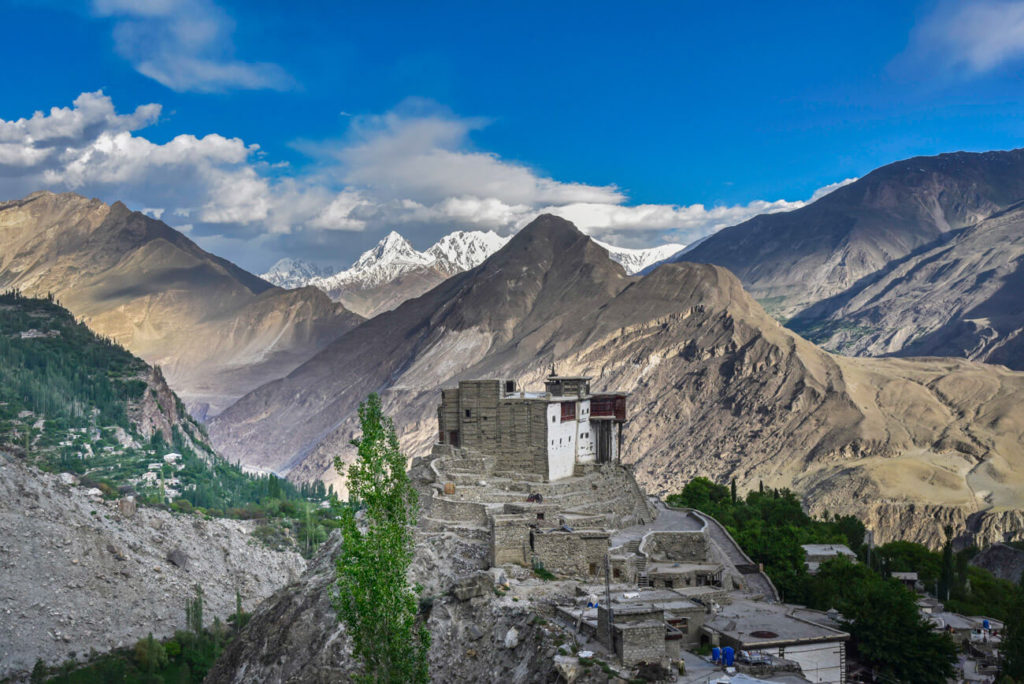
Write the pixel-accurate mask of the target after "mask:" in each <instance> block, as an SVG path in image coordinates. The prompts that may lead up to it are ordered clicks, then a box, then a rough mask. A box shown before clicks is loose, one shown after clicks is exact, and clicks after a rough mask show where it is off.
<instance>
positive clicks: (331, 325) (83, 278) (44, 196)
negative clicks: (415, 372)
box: [0, 192, 360, 416]
mask: <svg viewBox="0 0 1024 684" xmlns="http://www.w3.org/2000/svg"><path fill="white" fill-rule="evenodd" d="M0 244H3V245H4V249H3V251H2V252H0V289H8V288H16V289H19V290H21V291H22V292H24V293H26V294H30V295H37V296H43V295H46V294H47V293H53V294H54V295H55V296H56V297H57V299H58V300H60V301H61V302H62V303H63V304H64V305H65V306H66V307H67V308H69V309H70V310H71V311H72V312H73V313H74V314H75V316H77V317H78V318H80V319H82V320H83V321H85V322H86V323H87V324H88V325H89V327H90V328H92V329H93V330H95V331H96V332H98V333H99V334H101V335H104V336H106V337H110V338H112V339H114V340H116V341H118V342H119V343H121V344H123V345H124V346H125V347H127V348H128V349H129V350H131V351H132V352H134V353H135V354H137V355H138V356H141V357H142V358H143V359H145V360H146V361H148V362H149V363H151V364H154V365H158V366H160V367H161V368H162V369H163V372H164V374H165V375H166V377H167V379H168V382H169V383H170V385H171V387H173V388H174V389H175V390H176V391H177V392H178V393H179V394H180V395H181V396H182V398H183V399H184V400H185V402H186V403H187V405H188V407H189V409H190V410H193V411H194V412H195V413H196V414H198V415H200V416H202V415H205V414H206V413H210V414H214V413H217V412H219V411H220V410H222V409H223V408H224V407H225V406H227V405H228V404H230V403H231V402H232V401H233V400H234V399H235V398H237V397H238V396H240V395H242V394H244V393H245V392H247V391H249V390H250V389H253V388H254V387H256V386H258V385H260V384H262V383H263V382H266V380H267V379H268V378H273V377H280V376H283V375H285V374H287V373H288V372H289V371H290V370H292V369H293V368H295V367H296V366H298V365H299V364H300V363H302V362H303V361H305V360H306V359H307V358H309V357H310V356H312V355H313V354H314V353H316V352H317V351H319V350H320V349H322V348H323V347H324V345H326V344H327V343H328V342H330V341H331V340H333V339H335V338H336V337H337V336H338V335H340V334H341V333H342V332H344V331H345V330H347V329H349V328H351V327H352V326H354V325H355V324H357V323H358V322H359V320H360V318H359V317H358V316H356V315H354V314H352V313H350V312H349V311H347V310H345V309H344V307H342V306H341V305H339V304H335V303H333V302H331V301H330V299H329V298H328V297H326V296H325V295H324V294H323V293H322V292H320V291H319V290H316V289H314V288H303V289H299V290H282V289H279V288H276V287H274V286H272V285H271V284H270V283H267V282H266V281H263V280H261V279H260V278H257V277H256V276H254V275H252V274H250V273H248V272H246V271H244V270H242V269H240V268H238V267H237V266H235V265H234V264H231V263H230V262H228V261H225V260H223V259H221V258H219V257H216V256H214V255H212V254H209V253H207V252H204V251H203V250H202V249H200V248H199V247H198V246H196V245H195V243H193V242H192V241H191V240H189V239H188V238H186V237H185V236H184V235H182V234H181V233H179V232H177V231H175V230H173V229H172V228H170V227H168V226H167V225H165V224H163V223H161V222H159V221H156V220H154V219H151V218H149V217H147V216H145V215H143V214H140V213H138V212H132V211H130V210H129V209H128V208H127V207H125V206H124V205H123V204H121V203H115V204H113V205H107V204H104V203H103V202H100V201H99V200H95V199H92V200H90V199H87V198H84V197H81V196H79V195H74V194H71V193H67V194H61V195H55V194H53V193H49V192H40V193H35V194H32V195H29V196H28V197H26V198H24V199H22V200H15V201H10V202H3V203H0Z"/></svg>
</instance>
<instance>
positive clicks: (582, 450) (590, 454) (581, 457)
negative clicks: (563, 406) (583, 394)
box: [576, 399, 597, 463]
mask: <svg viewBox="0 0 1024 684" xmlns="http://www.w3.org/2000/svg"><path fill="white" fill-rule="evenodd" d="M577 409H578V410H577V412H576V419H577V426H576V462H577V463H593V462H594V461H596V460H597V450H596V449H595V448H594V433H593V432H592V431H591V430H590V400H589V399H584V400H583V401H581V402H580V403H579V405H578V406H577Z"/></svg>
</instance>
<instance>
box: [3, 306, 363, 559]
mask: <svg viewBox="0 0 1024 684" xmlns="http://www.w3.org/2000/svg"><path fill="white" fill-rule="evenodd" d="M154 377H159V372H158V371H154V370H153V369H152V368H150V366H148V365H147V364H146V363H145V362H144V361H142V360H141V359H138V358H136V357H135V356H133V355H132V354H131V353H130V352H128V351H127V350H125V349H124V348H123V347H121V346H119V345H118V344H116V343H115V342H113V341H111V340H106V339H103V338H101V337H98V336H97V335H95V334H94V333H93V332H92V331H90V330H89V329H88V328H87V327H86V326H85V325H84V324H82V323H79V322H77V321H75V319H74V317H73V316H72V315H71V313H70V312H68V311H67V310H66V309H64V308H62V307H61V306H60V305H59V304H58V303H56V302H55V301H54V300H53V297H48V298H46V299H34V298H30V297H23V296H21V295H19V294H18V293H16V292H7V293H4V294H0V448H4V449H5V450H6V451H9V452H11V453H14V454H17V455H20V456H21V457H23V458H25V459H26V460H28V461H29V462H31V463H33V464H34V465H36V466H38V467H39V468H41V469H43V470H47V471H50V472H68V473H73V474H75V475H76V476H78V478H79V482H80V484H81V485H82V486H85V487H96V488H98V489H99V490H100V491H101V492H103V494H104V495H105V496H106V497H107V498H116V497H119V496H124V495H134V496H136V497H137V500H138V502H139V503H140V504H143V505H149V506H160V507H165V508H170V510H173V511H175V512H178V513H191V514H196V515H209V516H215V517H230V518H239V519H250V520H258V521H262V522H263V523H264V524H263V525H261V526H260V527H259V529H258V530H257V533H256V535H255V536H256V537H257V539H260V540H261V541H264V542H266V543H268V545H270V546H273V547H276V548H297V549H298V550H299V551H301V552H302V553H303V554H305V555H307V556H310V555H312V554H313V553H314V552H315V551H316V549H317V548H318V547H319V546H320V544H322V543H323V542H324V541H325V540H326V539H327V535H328V534H329V532H330V530H331V529H333V528H336V527H338V526H339V525H340V522H339V521H338V518H339V516H340V515H341V511H342V509H343V508H344V507H345V506H344V504H341V503H340V502H338V501H337V499H336V497H334V496H333V492H329V491H327V489H326V488H325V487H324V484H323V483H322V482H317V483H315V484H305V485H302V486H301V487H296V486H295V485H293V484H292V483H290V482H288V481H287V480H283V479H280V478H278V477H276V476H274V475H262V476H253V475H249V474H247V473H245V472H243V471H242V469H241V468H240V467H239V466H237V465H233V464H231V463H228V462H227V461H225V460H224V459H222V458H220V457H218V456H217V455H216V454H215V453H214V451H213V449H212V448H211V447H210V446H209V444H208V441H207V438H206V434H205V430H204V429H203V427H202V426H201V425H199V424H198V423H197V422H195V421H194V420H193V419H192V418H191V417H190V416H189V415H188V413H187V411H186V410H185V407H184V406H183V405H182V403H181V401H180V400H179V399H178V398H177V397H176V396H174V395H173V394H171V395H170V396H169V397H168V393H167V391H166V390H165V389H162V385H161V386H160V388H158V387H155V386H153V385H152V379H153V378H154ZM158 389H160V391H162V392H163V393H164V397H163V400H161V398H160V396H159V392H158ZM146 411H149V412H151V413H154V412H155V413H157V414H162V416H163V418H165V419H166V421H165V425H168V426H169V429H165V430H156V431H154V432H152V433H151V434H143V433H142V431H141V429H140V427H139V425H140V422H141V420H140V418H141V416H142V415H143V414H144V413H145V412H146ZM324 502H328V503H327V504H326V505H321V504H324Z"/></svg>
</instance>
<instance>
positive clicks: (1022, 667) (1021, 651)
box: [1000, 575, 1024, 681]
mask: <svg viewBox="0 0 1024 684" xmlns="http://www.w3.org/2000/svg"><path fill="white" fill-rule="evenodd" d="M1014 593H1015V596H1014V600H1013V606H1012V607H1011V609H1010V612H1009V614H1008V615H1007V619H1006V631H1005V632H1004V633H1003V644H1002V647H1001V648H1000V650H1001V651H1002V654H1003V675H1004V676H1007V677H1012V678H1013V679H1016V680H1017V681H1024V575H1021V578H1020V583H1019V584H1018V585H1017V588H1016V591H1015V592H1014Z"/></svg>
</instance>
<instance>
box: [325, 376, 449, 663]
mask: <svg viewBox="0 0 1024 684" xmlns="http://www.w3.org/2000/svg"><path fill="white" fill-rule="evenodd" d="M359 422H360V425H361V427H362V436H361V437H359V438H357V439H354V440H352V444H353V445H355V446H356V447H357V448H358V450H359V455H358V457H357V458H356V460H355V462H354V463H352V464H351V465H349V466H348V467H347V468H346V466H345V464H344V463H342V461H341V459H340V458H335V461H334V467H335V468H336V469H337V470H338V472H339V473H342V474H345V475H347V476H348V489H349V498H350V500H351V502H352V503H355V504H358V505H359V507H360V508H361V509H362V510H363V511H364V512H365V518H364V519H363V520H362V521H357V519H356V515H355V506H349V507H348V508H346V509H345V512H344V514H343V517H342V521H341V523H342V524H341V532H342V534H343V535H344V536H343V539H342V543H341V552H340V553H339V555H338V559H337V580H336V584H335V592H334V607H335V609H336V610H337V612H338V618H339V619H340V620H341V621H342V622H343V623H344V624H345V627H346V629H347V631H348V634H349V636H350V637H351V639H352V654H353V655H354V656H355V657H356V658H357V659H359V660H360V661H361V662H362V665H363V674H362V679H364V680H365V681H372V682H428V681H430V675H429V670H428V664H427V651H428V649H429V648H430V633H429V632H428V631H427V629H426V627H425V626H424V625H423V624H422V623H419V622H418V621H417V612H418V605H419V602H418V600H417V595H418V593H419V587H414V586H412V585H411V584H410V583H409V579H408V576H407V573H408V569H409V565H410V564H411V563H412V557H413V527H414V526H415V524H416V515H417V513H418V508H419V504H418V497H417V494H416V490H415V489H414V488H413V486H412V483H411V481H410V480H409V474H408V473H407V472H406V470H405V456H403V455H402V453H401V451H400V449H399V446H398V437H397V435H396V434H395V426H394V423H393V422H392V420H391V418H389V417H387V416H385V415H384V414H383V412H382V410H381V401H380V397H379V396H378V395H377V394H371V395H370V396H369V397H368V398H367V400H366V401H365V402H364V403H362V404H360V406H359ZM346 471H347V472H346Z"/></svg>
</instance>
